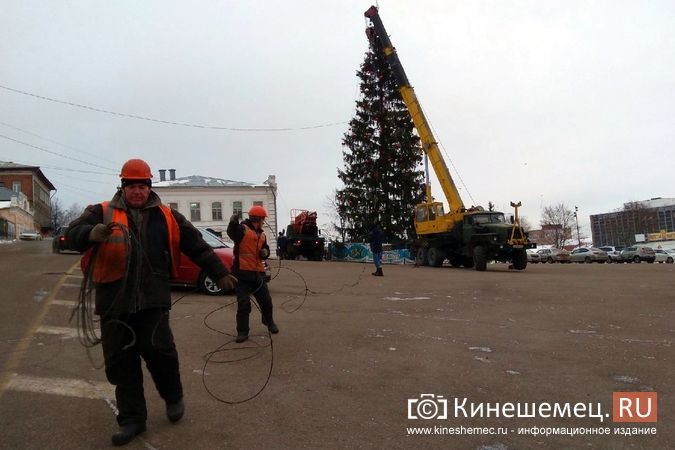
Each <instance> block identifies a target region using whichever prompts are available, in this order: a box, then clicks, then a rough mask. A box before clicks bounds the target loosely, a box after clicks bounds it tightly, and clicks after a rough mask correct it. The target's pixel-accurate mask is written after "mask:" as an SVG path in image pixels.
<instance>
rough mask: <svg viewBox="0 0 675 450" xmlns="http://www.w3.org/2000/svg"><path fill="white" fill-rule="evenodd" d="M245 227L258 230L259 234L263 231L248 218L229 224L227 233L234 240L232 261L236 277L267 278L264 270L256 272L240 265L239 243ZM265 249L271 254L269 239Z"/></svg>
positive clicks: (249, 278)
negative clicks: (257, 228) (256, 227)
mask: <svg viewBox="0 0 675 450" xmlns="http://www.w3.org/2000/svg"><path fill="white" fill-rule="evenodd" d="M244 227H248V228H250V229H251V230H253V231H254V232H256V233H257V234H258V235H260V233H262V229H261V230H256V229H255V227H254V225H253V223H251V221H249V220H248V219H246V220H244V221H243V222H242V223H238V222H230V223H229V224H228V225H227V235H228V236H229V237H230V239H232V242H234V252H233V253H234V260H233V262H232V273H233V274H234V276H235V277H237V278H238V279H240V280H247V281H260V279H261V278H262V279H264V278H265V273H264V272H255V271H252V270H242V269H241V268H240V267H239V243H240V242H241V240H242V239H244V232H245V231H246V230H245V229H244ZM262 248H264V249H267V252H268V254H269V251H270V247H269V245H267V239H265V244H264V245H263V247H262ZM260 259H267V258H260Z"/></svg>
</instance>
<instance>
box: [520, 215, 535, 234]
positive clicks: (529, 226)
mask: <svg viewBox="0 0 675 450" xmlns="http://www.w3.org/2000/svg"><path fill="white" fill-rule="evenodd" d="M519 220H520V226H521V227H522V228H523V231H525V232H528V231H530V230H531V229H532V224H531V223H530V221H529V220H528V218H527V217H520V218H519Z"/></svg>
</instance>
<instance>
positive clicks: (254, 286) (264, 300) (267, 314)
mask: <svg viewBox="0 0 675 450" xmlns="http://www.w3.org/2000/svg"><path fill="white" fill-rule="evenodd" d="M236 290H237V332H238V333H248V331H249V326H248V316H249V314H250V313H251V298H250V296H251V294H252V295H253V297H254V298H255V300H256V301H257V302H258V306H259V307H260V313H261V315H262V322H263V324H265V325H269V324H271V323H273V322H274V319H273V315H272V297H271V296H270V291H269V289H267V282H266V281H265V280H263V279H262V276H261V277H259V279H258V280H257V281H247V280H241V279H240V280H239V281H238V282H237V289H236Z"/></svg>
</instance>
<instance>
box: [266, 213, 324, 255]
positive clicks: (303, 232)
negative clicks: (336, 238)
mask: <svg viewBox="0 0 675 450" xmlns="http://www.w3.org/2000/svg"><path fill="white" fill-rule="evenodd" d="M316 218H317V215H316V211H307V210H306V209H292V210H291V223H290V224H289V225H288V226H287V227H286V234H285V236H282V237H283V239H281V242H280V243H279V250H278V256H279V258H280V259H296V258H297V257H299V256H301V257H304V258H307V259H309V260H310V261H321V260H323V249H324V244H325V241H326V240H325V239H324V238H323V237H322V236H321V232H320V231H319V227H318V226H317V224H316Z"/></svg>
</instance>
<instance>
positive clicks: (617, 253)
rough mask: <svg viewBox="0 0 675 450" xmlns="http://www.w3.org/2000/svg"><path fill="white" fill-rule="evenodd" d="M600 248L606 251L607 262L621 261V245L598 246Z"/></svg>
mask: <svg viewBox="0 0 675 450" xmlns="http://www.w3.org/2000/svg"><path fill="white" fill-rule="evenodd" d="M598 248H599V249H600V250H602V251H604V252H605V253H607V262H608V263H612V262H619V261H621V250H623V246H619V247H615V246H612V245H606V246H604V247H598Z"/></svg>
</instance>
